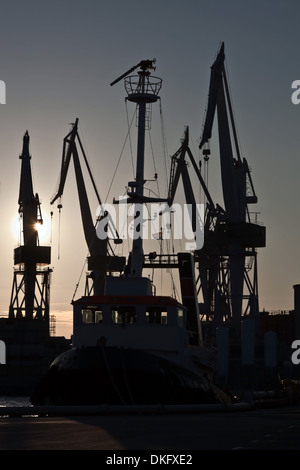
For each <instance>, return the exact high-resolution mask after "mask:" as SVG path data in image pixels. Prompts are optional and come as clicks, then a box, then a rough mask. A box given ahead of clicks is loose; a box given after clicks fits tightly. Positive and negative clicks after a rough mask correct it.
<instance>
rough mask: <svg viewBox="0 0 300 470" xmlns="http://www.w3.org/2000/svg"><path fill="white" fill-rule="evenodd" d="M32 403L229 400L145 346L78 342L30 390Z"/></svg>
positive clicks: (200, 377) (199, 377)
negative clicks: (128, 346) (81, 344)
mask: <svg viewBox="0 0 300 470" xmlns="http://www.w3.org/2000/svg"><path fill="white" fill-rule="evenodd" d="M31 402H32V404H33V405H37V406H39V405H103V404H108V405H151V404H158V403H160V404H169V405H170V404H173V405H180V404H208V403H209V404H214V403H230V402H231V397H230V396H229V395H227V394H226V393H224V392H223V391H221V390H219V389H218V388H217V387H216V386H214V385H213V384H212V382H211V381H210V380H209V379H208V378H207V377H205V375H204V374H203V372H200V371H199V373H198V372H196V371H195V370H190V369H187V368H185V367H182V366H180V365H178V364H176V363H173V362H171V361H169V360H167V359H165V358H162V357H159V356H158V355H155V354H152V353H148V352H145V351H139V350H133V349H123V348H116V347H101V346H99V347H98V346H96V347H84V348H75V349H72V350H70V351H67V352H65V353H63V354H61V355H60V356H58V357H57V358H56V359H55V360H54V361H53V363H52V365H51V367H50V368H49V370H48V372H47V374H46V375H45V376H44V377H43V378H42V379H41V380H40V381H39V383H38V384H37V386H36V387H35V391H34V393H33V394H32V396H31Z"/></svg>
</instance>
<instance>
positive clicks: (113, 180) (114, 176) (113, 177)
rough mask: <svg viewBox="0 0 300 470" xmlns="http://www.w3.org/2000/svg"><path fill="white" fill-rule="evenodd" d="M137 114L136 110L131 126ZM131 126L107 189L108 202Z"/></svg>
mask: <svg viewBox="0 0 300 470" xmlns="http://www.w3.org/2000/svg"><path fill="white" fill-rule="evenodd" d="M135 114H136V112H135V113H134V115H133V117H132V120H131V123H130V128H131V125H132V122H133V119H134V117H135ZM130 128H129V129H128V132H127V135H126V137H125V141H124V144H123V147H122V149H121V153H120V156H119V159H118V162H117V165H116V168H115V171H114V174H113V177H112V180H111V183H110V186H109V188H108V191H107V195H106V198H105V202H107V199H108V196H109V193H110V190H111V187H112V185H113V182H114V179H115V176H116V173H117V170H118V167H119V164H120V161H121V158H122V155H123V152H124V148H125V145H126V142H127V139H128V138H129V135H130Z"/></svg>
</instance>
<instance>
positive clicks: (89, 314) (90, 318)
mask: <svg viewBox="0 0 300 470" xmlns="http://www.w3.org/2000/svg"><path fill="white" fill-rule="evenodd" d="M81 314H82V321H83V323H94V319H95V315H94V312H93V310H91V309H88V308H87V309H82V310H81Z"/></svg>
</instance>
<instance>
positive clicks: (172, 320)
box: [31, 60, 231, 405]
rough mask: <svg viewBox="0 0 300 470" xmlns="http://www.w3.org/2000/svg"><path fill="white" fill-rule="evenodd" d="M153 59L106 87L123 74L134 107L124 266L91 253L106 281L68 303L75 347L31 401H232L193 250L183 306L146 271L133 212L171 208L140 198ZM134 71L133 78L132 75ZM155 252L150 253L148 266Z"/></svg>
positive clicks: (182, 264)
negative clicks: (218, 371) (218, 375)
mask: <svg viewBox="0 0 300 470" xmlns="http://www.w3.org/2000/svg"><path fill="white" fill-rule="evenodd" d="M154 62H155V61H154V60H142V61H141V62H140V63H139V64H138V65H136V66H135V67H133V68H132V69H130V70H129V71H128V72H126V73H125V74H123V75H122V76H121V77H119V78H118V79H117V80H115V81H114V82H113V83H112V84H111V85H114V84H115V83H117V82H118V81H119V80H121V79H123V78H124V79H125V88H126V91H127V94H128V100H129V101H131V102H133V103H136V105H137V108H138V142H137V161H136V178H135V181H134V182H129V183H128V188H129V189H128V191H127V200H126V201H127V202H128V203H130V204H134V206H135V211H136V212H135V214H136V217H135V221H134V234H135V236H133V237H132V249H131V252H130V254H129V257H128V260H127V264H126V266H124V270H123V271H122V273H120V275H119V276H116V275H113V274H112V273H111V271H110V269H109V267H108V266H107V265H109V263H108V262H107V259H106V260H104V257H103V256H102V258H101V256H100V258H101V259H102V262H103V263H104V265H102V268H101V267H99V265H98V266H96V265H95V258H96V256H95V257H92V258H93V260H90V261H91V262H90V264H91V266H93V267H94V268H95V272H96V273H98V275H99V273H100V278H101V273H103V272H104V271H105V276H103V278H101V280H102V281H103V282H97V290H96V291H94V293H93V295H85V296H83V297H81V298H79V299H78V300H75V301H73V337H72V348H71V349H70V350H68V351H66V352H64V353H62V354H61V355H59V356H58V357H57V358H56V359H55V360H54V361H53V362H52V364H51V366H50V368H49V370H48V372H47V373H46V375H45V376H44V377H43V378H42V379H41V380H40V381H39V383H38V384H37V386H36V388H35V390H34V393H33V394H32V396H31V402H32V404H33V405H101V404H110V405H133V404H136V405H141V404H143V405H144V404H158V403H160V404H173V405H174V404H175V405H177V404H203V403H211V404H213V403H230V402H231V397H230V395H229V394H227V393H225V392H224V391H222V390H220V389H219V388H218V387H217V386H216V385H215V384H214V381H213V377H214V371H215V368H216V356H215V349H213V348H207V347H205V346H204V343H203V339H202V332H201V324H200V320H199V318H200V317H199V311H198V308H199V306H198V301H197V293H196V288H195V273H194V258H193V253H192V252H183V253H177V255H176V266H177V267H178V269H179V275H180V283H181V287H182V292H184V295H183V298H182V303H180V302H179V301H178V300H176V299H175V298H173V297H168V296H160V295H156V294H155V291H154V289H153V285H152V282H151V280H150V279H149V278H148V277H145V276H143V268H144V267H145V255H144V251H143V228H142V225H143V224H141V223H140V219H139V217H138V212H139V210H140V207H141V205H144V204H146V203H151V202H164V203H165V204H166V205H168V199H164V200H163V199H157V198H150V197H146V196H145V195H144V184H145V177H144V147H145V127H146V121H147V110H148V106H149V104H152V103H155V102H156V101H157V100H158V99H159V97H158V93H159V91H160V88H161V84H162V80H161V79H160V78H157V77H153V76H151V73H150V70H152V69H154ZM136 68H139V69H140V70H139V71H138V75H130V74H131V72H132V71H133V70H134V69H136ZM75 126H76V124H75V125H74V128H75ZM70 142H71V141H69V143H70ZM102 216H104V215H103V214H102ZM102 248H103V245H102ZM155 257H156V254H153V256H150V255H149V259H150V264H151V262H153V263H154V262H155ZM100 258H99V259H100ZM98 281H99V276H98Z"/></svg>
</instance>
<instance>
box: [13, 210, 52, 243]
mask: <svg viewBox="0 0 300 470" xmlns="http://www.w3.org/2000/svg"><path fill="white" fill-rule="evenodd" d="M11 229H12V233H13V235H14V237H15V238H16V239H17V240H18V242H19V243H21V240H22V219H21V217H20V216H19V215H17V216H16V217H15V218H14V220H13V221H12V224H11ZM35 229H36V230H37V232H38V236H39V241H40V243H42V242H47V241H49V238H50V230H51V224H50V221H49V218H48V216H47V215H43V223H40V222H37V223H36V224H35Z"/></svg>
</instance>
